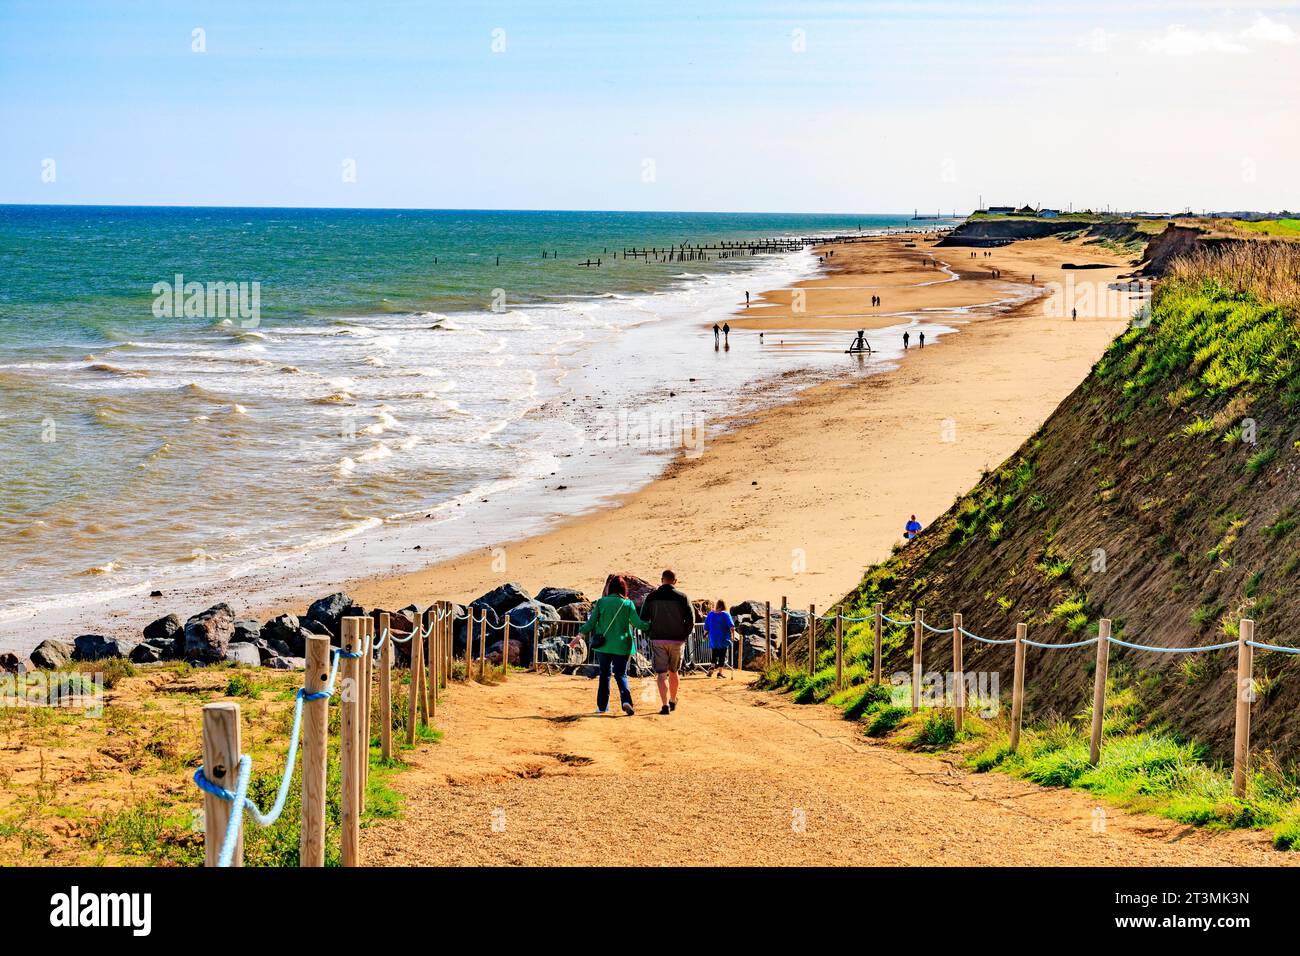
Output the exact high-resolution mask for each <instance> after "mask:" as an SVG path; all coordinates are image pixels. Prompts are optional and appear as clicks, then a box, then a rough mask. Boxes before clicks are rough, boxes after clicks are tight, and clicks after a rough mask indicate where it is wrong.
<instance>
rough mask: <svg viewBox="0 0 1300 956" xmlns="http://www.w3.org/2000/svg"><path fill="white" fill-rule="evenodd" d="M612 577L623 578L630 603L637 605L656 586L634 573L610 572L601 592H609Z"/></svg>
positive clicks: (638, 605)
mask: <svg viewBox="0 0 1300 956" xmlns="http://www.w3.org/2000/svg"><path fill="white" fill-rule="evenodd" d="M614 578H622V579H623V583H624V584H626V585H627V596H628V599H629V600H631V601H632V603H633V604H635V605H636V606H637V607H640V606H641V602H642V601H644V600H645V599H646V595H647V594H649V593H650V592H651V591H653V590H654V589H655V587H656V585H654V584H651V583H650V582H649V581H647V580H645V579H644V578H639V577H637V576H636V575H635V574H628V573H627V572H621V573H616V574H610V575H608V576H606V578H605V587H604V589H603V590H602V591H601V592H600V593H601V594H608V593H609V585H610V583H611V582H612V581H613V580H614Z"/></svg>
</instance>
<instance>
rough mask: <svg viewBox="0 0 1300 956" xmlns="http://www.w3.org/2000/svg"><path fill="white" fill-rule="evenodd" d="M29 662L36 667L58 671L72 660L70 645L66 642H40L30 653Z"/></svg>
mask: <svg viewBox="0 0 1300 956" xmlns="http://www.w3.org/2000/svg"><path fill="white" fill-rule="evenodd" d="M31 660H32V663H33V664H35V665H36V666H37V667H44V668H47V669H48V670H58V669H59V668H60V667H63V666H64V665H65V664H67V663H68V661H70V660H72V645H71V644H69V643H67V642H66V641H55V640H45V641H41V642H40V643H39V644H37V645H36V649H35V650H33V651H32V653H31Z"/></svg>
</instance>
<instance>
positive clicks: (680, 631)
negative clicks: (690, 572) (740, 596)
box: [641, 571, 695, 714]
mask: <svg viewBox="0 0 1300 956" xmlns="http://www.w3.org/2000/svg"><path fill="white" fill-rule="evenodd" d="M660 581H661V583H660V585H659V587H657V588H655V589H654V590H653V591H651V592H650V593H649V594H647V595H646V599H645V601H643V602H642V603H641V617H642V619H644V620H646V621H648V622H649V624H648V630H649V631H650V652H651V656H652V657H653V661H652V665H653V668H654V672H655V680H656V681H657V682H658V684H659V700H660V702H661V703H662V705H663V706H662V707H660V708H659V713H660V714H671V713H672V712H673V711H675V710H676V709H677V686H678V681H679V679H680V678H679V673H680V671H681V669H682V645H683V644H684V643H685V642H686V639H687V638H688V637H690V636H691V632H692V631H694V630H695V609H694V608H692V607H691V599H690V598H688V597H687V596H686V595H685V594H683V593H682V592H681V591H679V590H677V587H676V584H677V575H675V574H674V573H673V572H672V571H665V572H664V573H663V575H662V577H661V578H660Z"/></svg>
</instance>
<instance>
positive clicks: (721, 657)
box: [709, 647, 727, 667]
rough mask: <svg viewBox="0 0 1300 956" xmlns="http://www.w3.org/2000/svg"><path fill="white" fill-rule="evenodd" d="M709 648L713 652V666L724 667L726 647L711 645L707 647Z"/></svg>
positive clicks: (725, 664)
mask: <svg viewBox="0 0 1300 956" xmlns="http://www.w3.org/2000/svg"><path fill="white" fill-rule="evenodd" d="M709 650H710V651H712V652H713V666H714V667H726V666H727V648H725V647H711V648H709Z"/></svg>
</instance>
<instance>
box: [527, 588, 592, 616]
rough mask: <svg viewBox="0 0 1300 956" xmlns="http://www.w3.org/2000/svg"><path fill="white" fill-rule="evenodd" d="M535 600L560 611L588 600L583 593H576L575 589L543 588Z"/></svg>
mask: <svg viewBox="0 0 1300 956" xmlns="http://www.w3.org/2000/svg"><path fill="white" fill-rule="evenodd" d="M533 600H535V601H540V602H541V603H542V604H549V605H550V606H551V607H553V608H555V609H556V610H557V611H558V610H559V609H560V608H562V607H564V606H566V605H569V604H576V603H579V602H582V601H586V600H587V598H586V595H584V594H583V593H582V592H581V591H575V590H573V588H542V589H541V590H540V591H538V592H537V597H535V598H534V599H533Z"/></svg>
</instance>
